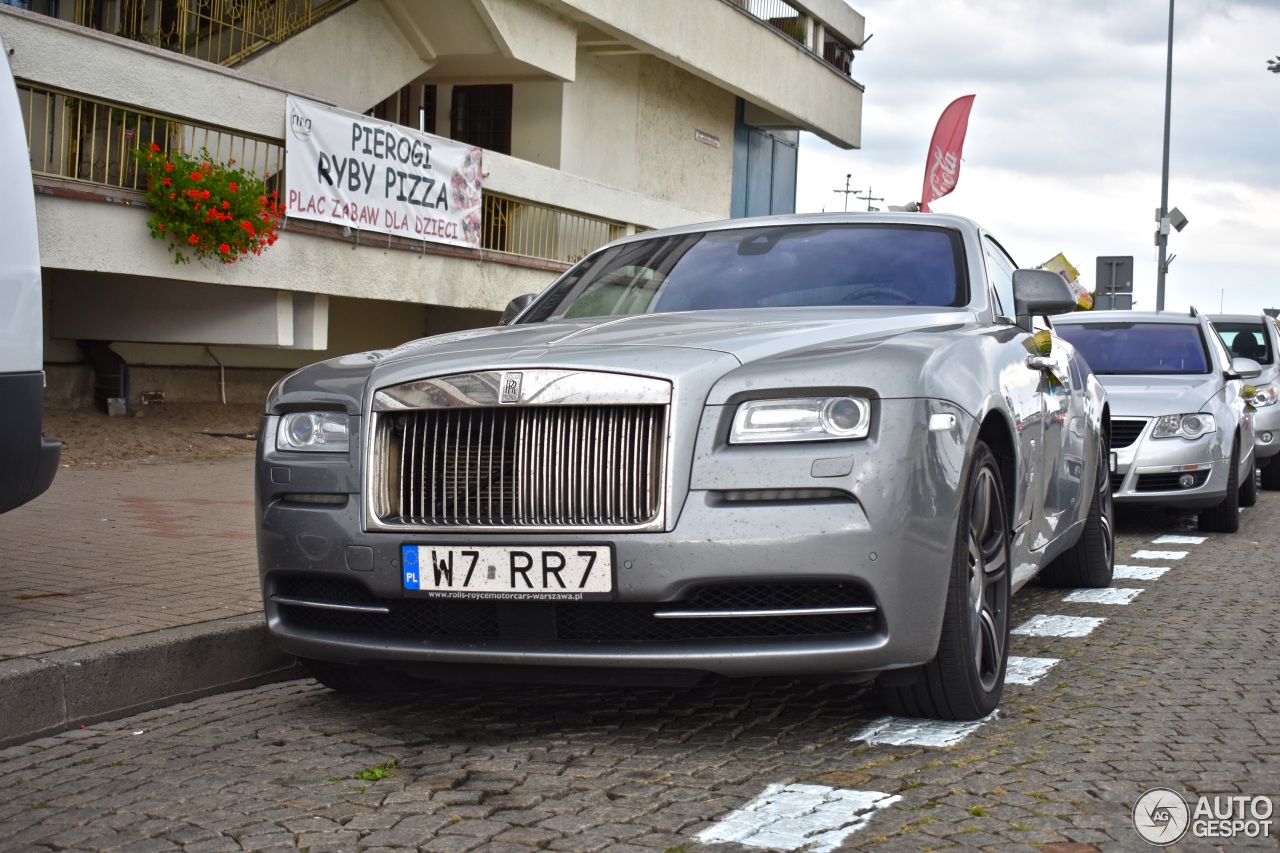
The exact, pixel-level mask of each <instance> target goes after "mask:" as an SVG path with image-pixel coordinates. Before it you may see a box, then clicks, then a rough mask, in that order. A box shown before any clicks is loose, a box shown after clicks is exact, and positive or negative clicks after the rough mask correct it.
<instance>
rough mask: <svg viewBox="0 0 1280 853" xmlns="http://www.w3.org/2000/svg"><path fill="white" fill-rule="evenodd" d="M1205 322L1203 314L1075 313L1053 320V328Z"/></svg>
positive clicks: (1170, 312)
mask: <svg viewBox="0 0 1280 853" xmlns="http://www.w3.org/2000/svg"><path fill="white" fill-rule="evenodd" d="M1204 320H1205V315H1203V314H1192V313H1190V312H1188V311H1119V310H1117V311H1076V312H1074V313H1072V314H1063V315H1062V316H1060V317H1054V318H1053V324H1054V325H1055V326H1057V325H1061V324H1063V323H1067V324H1072V323H1184V324H1186V325H1191V326H1198V325H1201V324H1202V323H1203V322H1204Z"/></svg>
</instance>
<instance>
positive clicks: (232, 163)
mask: <svg viewBox="0 0 1280 853" xmlns="http://www.w3.org/2000/svg"><path fill="white" fill-rule="evenodd" d="M235 164H236V161H235V160H232V161H231V165H232V166H234V165H235ZM227 189H229V190H231V191H232V192H235V191H236V190H238V189H240V188H239V187H238V186H236V182H235V181H232V182H231V183H229V184H227Z"/></svg>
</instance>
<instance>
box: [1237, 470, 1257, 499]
mask: <svg viewBox="0 0 1280 853" xmlns="http://www.w3.org/2000/svg"><path fill="white" fill-rule="evenodd" d="M1257 502H1258V461H1257V460H1256V459H1255V460H1254V461H1253V462H1251V463H1249V473H1248V475H1247V476H1245V478H1244V482H1243V483H1241V484H1240V506H1253V505H1254V504H1256V503H1257Z"/></svg>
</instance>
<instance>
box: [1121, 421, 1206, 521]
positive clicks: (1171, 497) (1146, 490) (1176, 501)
mask: <svg viewBox="0 0 1280 853" xmlns="http://www.w3.org/2000/svg"><path fill="white" fill-rule="evenodd" d="M1150 431H1151V423H1148V424H1147V425H1146V427H1145V428H1144V429H1143V430H1142V434H1141V435H1140V436H1139V437H1138V438H1137V440H1136V441H1134V442H1133V444H1130V445H1129V446H1127V447H1121V448H1117V449H1116V450H1115V454H1116V470H1115V471H1114V472H1112V474H1111V491H1112V495H1113V497H1114V499H1115V501H1116V503H1127V504H1152V505H1159V506H1169V507H1176V508H1182V509H1204V508H1207V507H1211V506H1216V505H1217V504H1220V503H1222V500H1223V499H1224V498H1225V497H1226V495H1227V485H1228V481H1229V480H1230V475H1231V472H1230V470H1229V462H1228V460H1227V459H1226V458H1224V457H1223V456H1222V452H1221V449H1220V446H1219V444H1218V440H1217V437H1216V436H1215V435H1204V436H1201V437H1200V438H1197V439H1195V440H1192V441H1188V440H1186V439H1182V438H1161V439H1153V438H1151V437H1150ZM1183 482H1189V483H1190V485H1182V483H1183Z"/></svg>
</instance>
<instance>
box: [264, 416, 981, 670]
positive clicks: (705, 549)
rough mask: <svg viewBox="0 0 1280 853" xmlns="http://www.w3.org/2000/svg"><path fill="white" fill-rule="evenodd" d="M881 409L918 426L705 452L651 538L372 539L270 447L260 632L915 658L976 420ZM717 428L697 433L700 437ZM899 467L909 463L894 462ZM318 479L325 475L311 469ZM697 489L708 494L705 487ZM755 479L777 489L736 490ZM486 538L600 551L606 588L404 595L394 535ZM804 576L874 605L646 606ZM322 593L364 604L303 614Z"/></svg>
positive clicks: (784, 660) (315, 650) (677, 660)
mask: <svg viewBox="0 0 1280 853" xmlns="http://www.w3.org/2000/svg"><path fill="white" fill-rule="evenodd" d="M886 403H888V404H892V405H886V406H885V407H884V408H885V409H888V410H891V414H892V415H893V418H892V422H893V423H895V424H911V425H913V426H911V427H909V428H901V429H896V430H893V431H885V432H886V433H890V434H884V435H880V436H879V437H878V438H876V439H875V440H874V441H867V442H859V443H857V444H856V446H855V445H853V444H852V443H843V444H841V445H835V444H821V445H819V444H810V445H803V446H802V445H790V446H785V447H780V446H773V447H768V448H763V449H759V450H752V451H750V452H748V451H744V450H740V449H739V450H734V451H732V452H730V453H713V454H710V456H708V457H707V458H706V459H705V460H704V462H703V463H702V464H701V466H700V467H697V468H695V473H694V475H693V478H692V483H691V485H693V486H695V488H692V489H690V490H688V491H687V492H683V493H682V494H681V496H680V503H679V505H678V506H676V507H673V511H672V512H671V513H670V517H671V518H672V519H673V521H672V522H671V523H670V524H669V525H668V527H669V529H667V530H664V531H657V532H628V533H605V534H601V533H593V532H590V531H574V532H562V533H554V532H546V533H537V534H530V533H525V534H511V533H504V534H500V535H499V534H492V533H490V534H485V533H483V532H476V531H471V532H450V533H431V534H423V533H412V532H408V533H387V532H377V533H369V532H366V531H365V530H363V529H362V522H361V520H362V518H363V504H362V496H361V495H360V494H359V492H358V490H354V491H351V492H348V493H347V495H346V499H345V502H344V503H342V504H341V505H336V504H335V505H317V504H304V503H298V502H297V501H294V500H289V499H286V497H285V496H286V495H287V494H289V493H290V492H291V491H294V490H297V489H298V488H299V485H298V484H299V481H300V480H305V479H306V475H305V473H300V474H295V475H291V476H290V477H289V481H288V482H286V483H284V484H281V483H278V482H275V480H279V479H283V478H282V477H281V475H279V474H278V473H276V474H275V475H274V476H273V474H272V471H273V469H275V470H277V471H278V469H279V468H280V467H281V466H280V464H279V463H280V462H281V461H282V460H281V459H280V458H278V456H276V457H274V458H273V455H272V453H271V452H270V451H268V452H267V454H266V457H265V458H264V459H263V460H262V461H261V463H260V466H259V477H258V484H259V492H258V501H259V530H258V550H259V567H260V574H261V578H262V585H263V593H264V607H265V612H266V617H267V624H268V627H269V629H270V630H271V632H272V633H273V634H274V635H275V637H276V638H277V640H278V641H279V643H280V645H281V647H282V648H283V649H284V650H285V651H287V652H290V653H292V654H296V655H298V656H300V657H304V658H315V659H320V660H326V661H332V662H337V663H351V664H373V665H379V666H386V667H391V668H397V667H398V668H404V669H410V670H411V669H414V668H416V667H419V666H422V667H432V666H440V665H446V666H448V665H452V666H455V667H456V666H464V667H513V666H514V667H554V668H577V669H594V670H599V669H601V668H605V669H610V670H619V669H629V670H664V671H670V670H681V671H700V672H712V673H717V674H722V675H742V676H746V675H752V676H758V675H836V674H842V675H846V674H855V673H870V672H878V671H881V670H885V669H890V668H896V667H904V666H912V665H916V664H921V663H924V662H926V661H928V660H930V659H931V658H932V657H933V655H934V654H935V652H936V650H937V643H938V637H939V635H940V632H941V623H942V614H943V605H944V598H945V593H946V589H947V584H948V578H949V573H950V570H951V560H952V549H953V544H954V538H955V524H956V521H955V520H956V518H957V516H958V506H957V483H958V482H959V478H960V476H961V474H962V467H963V458H964V450H965V444H966V441H967V430H968V429H969V427H970V425H971V420H970V419H968V418H967V417H957V423H958V424H959V426H958V427H957V428H956V430H955V431H954V432H947V433H941V432H931V431H929V430H928V428H927V424H928V421H929V413H930V412H931V411H932V409H936V408H937V407H938V405H939V404H938V403H937V401H924V400H908V401H886ZM931 407H932V408H931ZM895 409H900V410H901V411H892V410H895ZM948 411H949V412H952V413H956V414H960V413H959V412H958V410H954V409H948ZM714 420H715V418H710V421H714ZM713 433H714V428H712V427H708V429H707V430H706V431H704V433H703V434H701V435H700V437H699V442H700V446H701V443H702V442H704V440H708V441H709V440H710V439H711V437H712V435H713ZM836 453H843V454H848V460H849V462H850V464H849V466H848V467H849V470H848V471H847V472H846V473H844V474H843V475H840V476H830V475H829V474H828V473H826V470H825V469H823V468H822V466H818V467H815V461H817V462H826V461H829V460H830V459H831V458H832V457H833V456H834V455H835V454H836ZM711 457H714V458H711ZM890 459H898V460H902V463H901V465H900V466H895V465H888V464H886V460H890ZM700 471H701V472H702V473H699V472H700ZM815 472H822V476H821V478H819V474H818V473H815ZM331 473H332V472H331ZM753 478H754V479H753ZM324 479H330V478H318V480H324ZM708 481H710V482H713V483H714V484H715V485H717V486H718V488H697V486H701V485H706V484H707V483H708ZM801 487H807V488H809V489H813V488H817V487H822V488H824V489H830V490H835V491H841V492H844V493H845V495H844V496H843V497H840V498H835V499H832V498H813V497H812V496H809V495H805V494H803V493H795V494H797V497H795V498H790V499H789V498H788V493H787V492H785V491H784V492H782V493H781V494H779V493H778V492H777V491H776V490H779V489H782V490H787V489H793V490H794V489H798V488H801ZM752 488H755V489H769V490H771V491H770V493H768V494H763V493H762V494H761V495H760V496H759V498H758V499H750V496H748V499H745V500H743V499H740V498H741V496H742V493H743V492H744V490H745V491H748V492H749V491H750V490H751V489H752ZM731 495H732V496H737V497H738V498H739V499H730V496H731ZM496 543H501V544H509V545H531V546H532V545H542V546H547V547H552V546H566V547H572V546H574V545H579V544H581V545H586V544H593V545H600V544H607V545H610V546H611V547H612V549H613V562H614V566H615V572H616V576H615V584H614V588H615V598H614V600H613V601H611V602H573V601H557V602H549V601H493V600H485V601H481V602H477V601H461V602H458V601H452V600H443V601H442V600H438V599H423V598H410V597H407V596H406V592H405V590H404V589H403V583H402V571H401V567H400V565H399V560H400V555H401V546H402V545H405V544H419V545H435V546H449V545H452V546H455V547H457V546H460V545H467V544H471V545H476V544H496ZM796 585H801V586H805V587H817V588H823V587H830V588H837V589H839V590H840V592H839V594H840V595H850V596H854V597H857V598H858V600H860V601H863V602H865V603H867V604H869V605H870V606H872V607H874V612H873V613H871V614H869V615H866V616H863V617H861V618H860V619H848V620H844V621H840V620H835V621H832V620H830V619H828V617H826V616H820V617H819V620H825V621H813V620H809V619H808V618H806V617H800V618H799V619H798V620H793V621H792V622H790V623H788V622H786V621H785V620H783V621H782V622H778V621H777V620H774V621H772V622H770V623H769V627H767V628H765V627H761V626H762V625H763V622H762V621H760V620H755V619H745V620H739V619H737V618H717V619H715V620H714V622H708V623H707V625H708V626H713V625H721V626H723V630H720V629H718V628H716V627H708V630H707V631H705V632H701V633H699V631H697V630H683V631H677V632H675V633H674V634H672V633H665V632H663V631H662V630H660V629H661V628H662V627H664V626H661V625H658V623H660V622H661V621H662V620H661V619H655V618H654V617H653V613H654V611H655V610H666V611H669V610H671V606H672V605H673V604H674V605H676V606H679V605H680V603H681V602H687V601H689V599H690V596H692V595H695V594H701V592H700V591H702V590H706V589H709V588H724V587H749V588H759V587H769V588H774V587H782V586H796ZM299 589H302V590H313V592H312V598H311V599H310V605H302V606H300V605H299V604H297V601H298V600H299V598H300V597H302V596H299V595H297V591H298V590H299ZM316 590H318V591H316ZM325 596H328V598H327V599H326V597H325ZM303 598H305V597H303ZM348 599H349V600H348ZM325 601H327V602H328V603H329V604H331V605H336V606H339V607H341V606H344V605H354V606H355V608H356V609H354V610H341V609H332V608H326V607H324V606H313V605H317V604H322V603H324V602H325ZM360 608H368V609H365V610H361V609H360ZM611 608H612V609H611ZM383 611H385V612H383ZM615 616H616V618H614V617H615ZM583 619H589V620H593V621H592V624H593V625H600V626H603V627H601V628H599V629H598V630H595V632H594V633H592V632H591V631H588V632H586V633H583V632H581V631H580V632H578V633H572V632H570V631H569V630H568V629H567V628H566V627H565V626H566V625H571V624H572V625H579V624H581V621H582V620H583ZM635 620H639V622H638V623H636V624H639V625H640V627H638V628H636V629H635V630H633V631H631V630H626V629H624V628H623V627H620V626H622V625H623V623H626V624H633V623H634V622H635ZM685 624H686V625H687V624H688V623H685ZM789 624H794V625H795V626H796V627H795V630H788V629H787V627H786V626H787V625H789ZM615 625H616V626H619V627H610V626H615ZM655 626H658V627H655ZM682 627H683V626H682ZM655 632H656V633H655Z"/></svg>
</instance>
